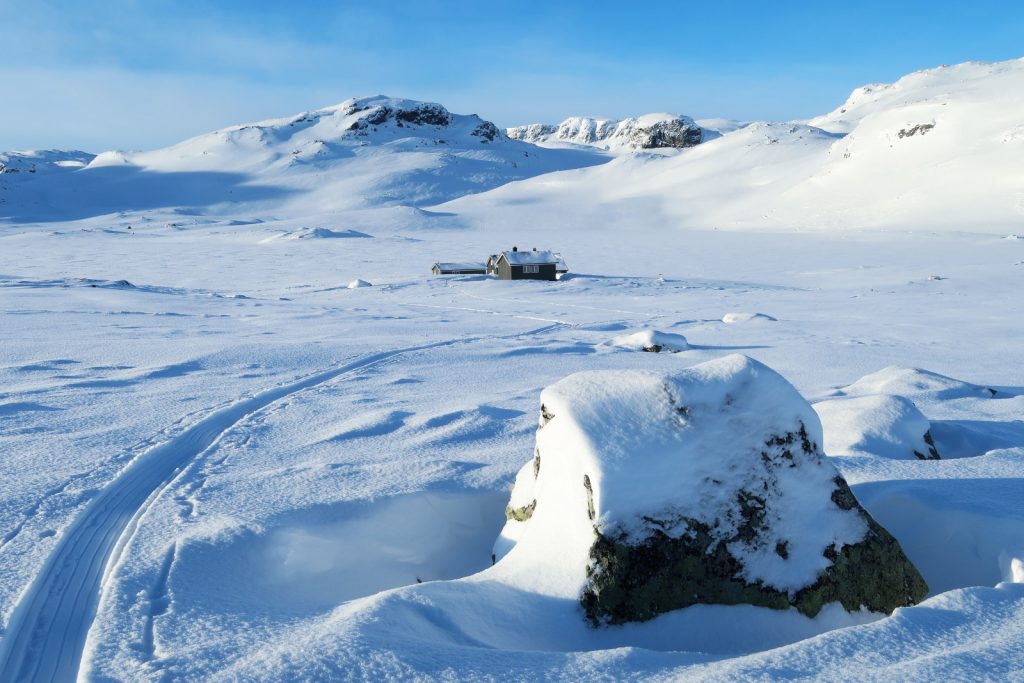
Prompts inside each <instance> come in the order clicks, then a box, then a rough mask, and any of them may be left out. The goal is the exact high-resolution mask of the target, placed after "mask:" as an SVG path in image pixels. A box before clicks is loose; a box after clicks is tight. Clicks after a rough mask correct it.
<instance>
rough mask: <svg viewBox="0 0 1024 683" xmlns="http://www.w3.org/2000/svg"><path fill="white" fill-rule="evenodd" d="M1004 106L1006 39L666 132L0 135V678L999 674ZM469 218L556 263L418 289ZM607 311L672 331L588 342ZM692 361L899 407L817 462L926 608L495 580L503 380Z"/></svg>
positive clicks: (1017, 590) (527, 410) (512, 458)
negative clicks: (605, 138) (788, 105)
mask: <svg viewBox="0 0 1024 683" xmlns="http://www.w3.org/2000/svg"><path fill="white" fill-rule="evenodd" d="M1022 98H1024V62H1022V61H1019V60H1018V61H1010V62H1003V63H999V64H976V63H971V64H964V65H958V66H954V67H946V68H940V69H934V70H929V71H925V72H920V73H917V74H912V75H910V76H908V77H905V78H904V79H901V80H900V81H899V82H898V83H897V84H893V85H890V86H885V87H874V88H872V90H871V91H870V92H868V91H867V90H865V91H864V92H863V93H861V92H858V93H855V94H854V97H853V98H852V99H851V102H849V103H847V106H846V110H847V111H846V112H841V111H839V110H837V112H834V113H833V114H829V115H826V116H824V117H821V118H819V119H815V120H812V121H809V122H804V123H795V122H791V123H752V124H750V125H748V126H745V127H738V128H735V129H733V130H727V129H728V128H730V127H729V126H726V125H725V124H724V123H723V124H722V126H721V129H722V130H723V135H722V136H721V137H718V138H715V139H713V140H708V141H706V142H702V143H701V144H699V145H697V146H695V147H692V148H688V149H684V150H681V151H680V152H678V153H668V154H651V153H647V152H643V151H637V152H628V153H625V154H609V153H608V152H606V151H603V150H600V149H597V148H594V147H586V146H579V145H576V146H573V145H562V146H561V147H555V146H548V147H541V146H537V145H532V144H529V143H527V142H524V141H521V140H512V139H509V138H508V137H507V136H505V135H504V134H503V133H502V132H501V131H500V130H497V129H496V128H493V127H491V126H488V125H486V123H487V122H486V121H484V120H483V119H480V118H478V117H475V116H471V115H460V114H454V113H451V112H449V111H447V110H446V109H445V108H444V107H441V106H439V105H431V104H429V103H421V102H413V101H408V100H398V99H393V98H385V97H370V98H360V99H355V100H349V101H347V102H345V103H342V104H340V105H337V106H334V107H328V108H326V109H321V110H314V111H311V112H307V113H303V114H298V115H295V116H291V117H286V118H284V119H276V120H271V121H264V122H259V123H256V124H249V125H245V126H233V127H229V128H225V129H223V130H220V131H216V132H213V133H210V134H208V135H203V136H199V137H197V138H194V139H192V140H188V141H185V142H183V143H181V144H179V145H176V146H173V147H170V148H167V149H163V150H156V151H148V152H105V153H101V154H98V155H96V156H95V157H94V156H93V154H91V153H89V154H86V153H78V152H52V151H47V152H24V153H8V154H5V155H3V157H2V158H0V164H3V165H4V167H5V169H12V170H13V169H17V172H5V173H0V316H2V318H0V320H2V322H0V452H2V453H3V455H4V477H3V478H2V481H0V678H2V679H4V680H7V679H13V680H17V674H16V673H12V671H13V672H22V671H26V672H40V671H42V672H45V671H47V670H50V671H61V672H65V673H66V675H65V676H64V677H65V678H71V677H74V675H75V672H77V673H78V675H79V677H81V678H82V679H85V680H93V679H97V680H132V681H135V680H162V679H193V680H198V679H207V680H211V679H212V680H230V679H242V680H251V679H264V680H266V679H271V680H275V679H276V680H317V679H328V678H343V677H363V678H385V677H404V678H449V679H456V678H457V679H463V680H472V679H488V678H489V679H493V678H496V677H500V678H519V679H538V678H549V679H551V678H560V679H580V678H588V679H589V678H606V679H628V678H652V679H672V680H688V679H689V680H743V679H763V678H765V677H766V676H773V675H780V676H781V675H786V676H793V677H818V678H833V679H835V678H849V677H851V676H857V677H859V678H866V679H872V678H873V679H885V680H891V679H893V678H899V679H903V680H938V679H941V680H985V679H1012V678H1014V677H1017V678H1019V677H1020V673H1021V671H1022V670H1024V655H1022V653H1024V626H1022V624H1024V586H1022V584H1020V583H1014V582H1015V581H1017V582H1019V581H1020V579H1021V570H1020V567H1021V562H1022V561H1024V542H1022V538H1021V531H1020V530H1021V529H1022V528H1024V483H1022V482H1024V464H1022V463H1024V424H1022V422H1021V415H1024V369H1022V368H1021V365H1020V363H1019V358H1018V354H1017V347H1016V346H1015V345H1014V344H1013V343H1012V342H1013V340H1017V339H1020V338H1021V336H1022V332H1024V330H1022V329H1021V326H1022V322H1021V321H1022V320H1024V303H1022V298H1021V297H1020V296H1019V289H1020V280H1021V275H1022V273H1024V270H1022V269H1024V253H1022V252H1021V249H1020V248H1021V247H1022V246H1024V240H1007V239H1005V237H1006V236H1007V235H1011V234H1013V235H1017V234H1020V233H1021V222H1022V219H1024V204H1022V197H1021V195H1020V182H1019V175H1020V173H1019V166H1020V163H1019V159H1020V156H1021V155H1020V151H1021V145H1022V144H1024V133H1022V130H1024V128H1022V126H1024V122H1022V121H1021V119H1020V112H1021V111H1022V108H1024V102H1022ZM399 124H401V125H399ZM932 124H933V125H932ZM901 132H902V136H901ZM94 151H95V150H94ZM33 167H34V168H35V171H36V172H35V173H32V172H31V168H33ZM715 228H718V229H717V230H716V229H715ZM355 233H358V234H355ZM290 236H295V237H301V238H296V239H291V238H289V237H290ZM511 244H518V245H529V246H530V247H531V248H532V247H533V246H537V247H538V249H546V250H551V251H553V252H555V253H559V254H562V255H564V256H565V257H566V259H567V260H568V261H569V262H570V263H572V265H573V268H574V273H573V274H572V276H571V277H567V278H565V279H563V280H561V281H559V282H539V281H525V282H523V281H521V282H502V281H497V280H494V279H492V278H488V277H486V276H453V277H447V278H434V277H431V276H430V275H429V270H430V266H431V265H432V264H433V262H434V261H435V260H436V259H442V260H462V259H464V258H471V257H477V256H474V255H479V256H478V257H479V258H482V257H484V256H485V255H487V254H493V253H495V251H494V250H495V249H500V248H501V247H502V246H503V245H511ZM936 274H939V275H941V277H942V278H943V279H929V276H932V275H936ZM357 278H359V279H365V280H366V281H369V282H372V283H373V284H374V286H373V287H365V288H356V289H352V290H348V289H347V288H346V286H345V284H346V283H348V282H350V281H352V280H354V279H357ZM742 311H759V312H763V314H764V315H766V316H770V317H772V318H774V319H775V321H774V322H765V324H751V323H753V322H754V321H753V320H748V321H745V322H743V323H741V324H737V323H736V322H733V323H727V322H723V319H724V317H725V316H726V315H727V314H729V313H732V312H742ZM637 330H661V331H663V332H666V333H671V334H679V335H682V336H684V337H685V338H686V339H687V342H688V345H689V348H688V349H686V350H684V351H681V352H679V353H676V354H663V353H662V354H654V353H627V352H621V353H620V352H616V353H608V352H603V351H607V350H608V348H609V347H608V346H607V342H608V341H609V339H611V338H613V337H616V336H620V335H627V334H631V333H632V332H634V331H637ZM734 353H742V354H744V355H746V356H749V357H751V358H753V359H756V360H757V361H759V362H763V363H766V364H767V365H769V366H770V367H772V368H774V369H775V370H777V371H778V372H779V373H780V374H782V375H783V376H784V377H786V378H787V379H788V380H789V381H791V382H792V383H793V385H794V386H795V387H796V388H797V389H798V390H799V391H800V393H801V394H802V395H804V396H806V397H808V398H810V399H813V400H817V401H819V402H820V401H821V400H830V401H831V400H844V401H845V400H850V399H852V398H858V397H868V396H879V395H889V396H900V397H903V398H905V399H908V400H910V401H912V402H913V404H914V405H915V406H916V408H917V410H918V411H919V412H920V413H921V414H922V415H923V416H924V417H925V418H926V419H927V420H928V422H929V424H930V430H931V433H932V436H933V438H934V442H935V445H936V447H937V449H938V451H939V453H941V455H942V458H943V459H942V460H937V461H933V460H917V459H914V460H908V459H892V458H887V457H883V455H884V454H883V453H878V452H873V451H872V450H871V449H872V448H874V447H873V446H870V443H871V442H870V440H868V441H864V442H863V444H867V446H865V447H864V448H863V449H858V450H857V452H855V453H854V452H851V453H848V454H841V455H840V454H836V455H834V456H833V457H831V458H830V459H829V460H830V462H832V463H833V464H834V466H835V467H836V468H838V470H839V471H840V472H841V473H842V474H843V476H844V477H845V478H846V480H847V481H848V482H849V483H850V485H851V487H852V489H853V492H854V493H855V494H856V496H857V498H858V499H859V500H860V502H861V503H862V504H863V505H864V506H865V508H866V509H867V510H868V512H870V513H871V514H872V516H874V517H875V518H876V519H877V520H878V521H879V522H880V523H881V524H882V525H883V526H885V527H886V528H887V529H889V530H890V531H891V532H892V533H893V535H894V536H896V538H897V539H898V540H899V542H900V544H901V546H902V547H903V548H904V549H905V551H906V552H907V555H908V556H909V557H910V559H911V560H912V561H913V562H914V564H915V565H916V566H917V567H918V568H919V569H920V570H921V572H922V574H923V575H924V578H925V579H926V580H927V582H928V584H929V586H930V588H931V591H932V595H931V597H930V598H929V599H928V600H926V601H925V602H924V603H922V604H920V605H918V606H916V607H913V608H908V609H901V610H898V611H897V612H896V613H895V614H894V615H892V616H890V617H887V618H884V619H881V620H877V619H874V617H870V616H867V617H864V618H863V619H861V622H862V623H860V624H859V625H854V626H852V627H851V628H840V629H839V630H830V631H829V630H828V629H830V628H837V627H841V626H849V625H850V620H849V618H848V617H847V616H844V615H843V614H836V613H834V612H826V611H823V612H822V614H821V615H819V617H818V618H817V619H816V620H809V619H807V618H806V617H804V616H802V615H800V614H792V615H790V616H789V617H788V618H787V620H786V621H785V622H780V621H779V619H777V617H778V615H771V614H770V615H767V617H766V616H765V615H764V613H763V612H761V611H758V610H756V609H754V608H750V609H747V608H743V607H736V608H730V609H729V610H728V611H726V612H715V613H711V612H708V611H706V610H703V609H692V610H691V609H687V610H682V611H681V613H680V614H673V615H665V616H664V617H663V618H659V619H654V620H652V621H650V622H646V623H644V624H639V625H634V626H630V627H623V628H621V629H618V628H616V629H606V630H602V631H601V632H596V631H594V630H593V629H591V628H590V627H589V626H587V625H586V624H585V622H584V620H583V619H581V616H580V613H579V610H578V603H576V602H575V601H571V600H568V599H566V598H564V597H562V596H563V595H564V593H562V592H560V591H561V590H562V589H563V588H564V587H560V586H558V585H554V583H552V584H548V583H546V582H545V578H544V577H543V576H536V577H533V579H532V581H533V583H532V584H529V583H526V581H527V579H526V578H525V577H524V578H522V582H520V583H514V582H512V580H511V578H509V579H508V580H506V579H504V578H502V575H501V573H502V572H504V571H506V569H503V566H504V565H505V562H504V561H502V562H498V563H497V564H496V565H494V566H493V567H492V566H491V553H492V548H493V544H494V540H495V539H496V538H497V537H498V536H499V534H500V532H501V528H502V526H503V524H504V522H505V520H504V518H503V515H502V512H503V510H504V505H505V504H506V503H507V502H508V495H509V491H510V490H511V489H512V486H513V483H514V481H515V480H516V474H517V472H519V470H520V469H521V468H522V465H523V463H524V462H525V461H526V460H528V459H529V457H530V455H531V453H532V449H533V447H534V438H535V434H534V433H535V429H536V410H537V404H538V398H539V396H540V392H541V391H542V389H543V388H544V387H546V386H549V385H552V384H554V383H556V382H557V381H559V380H561V379H563V378H565V377H566V376H568V375H570V374H572V373H575V372H581V371H595V370H601V371H614V372H634V371H649V372H654V373H664V372H666V371H668V372H677V371H679V370H683V369H685V368H688V367H691V366H694V365H697V364H698V363H701V362H704V361H710V360H715V359H718V358H722V357H724V356H729V355H731V354H734ZM873 401H874V399H872V401H868V402H866V403H865V404H864V405H865V407H870V406H871V405H872V404H873ZM847 407H849V408H851V410H852V409H853V408H856V407H857V404H856V403H854V404H852V405H850V404H848V405H847ZM869 415H870V413H869V412H865V413H861V414H860V415H859V416H858V415H856V414H852V413H851V414H850V415H849V416H848V418H849V424H850V425H853V426H855V427H856V428H857V429H859V430H861V431H864V430H863V429H862V428H863V427H864V426H865V425H867V424H868V417H869ZM844 419H845V418H844ZM893 424H894V425H895V424H896V423H893ZM825 438H826V439H827V438H828V428H827V425H826V435H825ZM863 444H862V445H863ZM844 450H845V449H844ZM850 450H851V451H852V450H853V449H850ZM606 502H607V499H606ZM538 509H539V508H538ZM480 572H482V573H480ZM780 578H781V577H780ZM557 580H558V577H557V576H554V577H552V581H553V582H557ZM419 581H422V583H419ZM51 589H54V590H51ZM840 612H842V610H840ZM869 622H870V623H869ZM823 631H827V632H824V633H823ZM65 634H67V635H65ZM57 642H59V643H61V645H60V646H59V647H57V646H53V644H54V643H57ZM43 644H45V645H43ZM39 646H44V647H46V648H47V649H46V650H45V651H46V653H47V656H46V657H42V656H40V652H41V651H40V650H39V649H38V648H39ZM22 667H27V668H22ZM31 677H32V676H31V675H30V676H29V678H31ZM41 677H44V676H43V674H40V678H41Z"/></svg>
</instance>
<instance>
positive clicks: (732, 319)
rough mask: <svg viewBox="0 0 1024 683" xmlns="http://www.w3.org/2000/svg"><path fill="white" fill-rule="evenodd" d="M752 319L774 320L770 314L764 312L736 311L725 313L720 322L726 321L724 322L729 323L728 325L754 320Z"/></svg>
mask: <svg viewBox="0 0 1024 683" xmlns="http://www.w3.org/2000/svg"><path fill="white" fill-rule="evenodd" d="M754 320H762V321H772V322H774V321H775V318H773V317H772V316H770V315H767V314H765V313H739V312H736V313H726V314H725V315H723V316H722V322H723V323H726V324H729V325H732V324H734V323H748V322H751V321H754Z"/></svg>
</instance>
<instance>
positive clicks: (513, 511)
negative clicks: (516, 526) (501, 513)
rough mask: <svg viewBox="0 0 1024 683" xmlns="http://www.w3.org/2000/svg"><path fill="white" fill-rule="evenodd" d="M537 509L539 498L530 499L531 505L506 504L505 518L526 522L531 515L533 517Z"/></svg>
mask: <svg viewBox="0 0 1024 683" xmlns="http://www.w3.org/2000/svg"><path fill="white" fill-rule="evenodd" d="M536 509H537V500H536V499H534V500H532V501H530V503H529V505H524V506H522V507H518V508H514V507H512V506H511V505H506V506H505V519H508V520H514V521H516V522H525V521H526V520H528V519H529V518H530V517H533V511H534V510H536Z"/></svg>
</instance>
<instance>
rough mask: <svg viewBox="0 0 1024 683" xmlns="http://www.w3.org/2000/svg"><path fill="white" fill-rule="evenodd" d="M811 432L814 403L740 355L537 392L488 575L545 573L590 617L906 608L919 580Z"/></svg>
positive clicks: (606, 374)
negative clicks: (530, 435)
mask: <svg viewBox="0 0 1024 683" xmlns="http://www.w3.org/2000/svg"><path fill="white" fill-rule="evenodd" d="M821 441H822V436H821V425H820V422H819V421H818V418H817V415H816V414H815V412H814V410H813V409H812V408H811V406H810V405H809V404H808V403H807V402H806V401H805V400H804V399H803V398H802V397H801V396H800V394H799V393H798V392H797V391H796V390H795V389H794V388H793V387H792V386H791V385H790V384H789V383H788V382H787V381H786V380H785V379H783V378H782V377H781V376H780V375H778V374H777V373H775V372H774V371H772V370H771V369H770V368H768V367H766V366H764V365H762V364H760V363H758V362H757V361H754V360H751V359H750V358H747V357H745V356H741V355H732V356H728V357H725V358H721V359H718V360H714V361H710V362H707V363H703V364H700V365H697V366H694V367H692V368H688V369H686V370H683V371H680V372H676V373H672V374H670V373H651V372H639V371H597V372H581V373H577V374H574V375H570V376H569V377H567V378H565V379H563V380H561V381H560V382H558V383H556V384H554V385H552V386H550V387H548V388H547V389H545V390H544V392H543V393H542V394H541V418H540V427H539V429H538V431H537V446H536V450H535V454H534V459H533V460H532V461H531V462H530V463H528V464H527V465H526V466H525V467H524V468H523V469H522V470H521V471H520V472H519V475H518V476H517V478H516V483H515V487H514V489H513V491H512V495H511V498H510V501H509V505H508V507H507V509H506V517H507V519H508V523H507V524H506V526H505V528H504V529H503V530H502V535H501V536H500V537H499V539H498V541H497V543H496V544H495V556H496V557H502V558H503V559H502V561H501V562H500V563H499V565H498V567H496V568H495V569H496V570H497V569H498V568H499V567H502V565H504V568H505V572H508V573H513V574H518V575H520V576H522V575H526V576H527V577H544V578H543V581H544V589H545V590H547V591H558V592H560V593H561V594H563V595H565V597H570V596H571V597H574V598H578V599H579V600H580V602H581V604H582V606H583V608H584V610H585V612H586V614H587V617H588V618H589V619H590V621H591V622H592V623H593V624H595V625H597V624H601V623H623V622H630V621H646V620H648V619H651V618H654V617H656V616H658V615H659V614H662V613H665V612H669V611H672V610H677V609H681V608H685V607H689V606H692V605H697V604H730V605H734V604H752V605H757V606H761V607H769V608H773V609H788V608H790V607H795V608H796V609H797V610H798V611H800V612H801V613H803V614H805V615H807V616H812V617H813V616H815V615H816V614H818V613H819V611H820V610H821V609H822V607H823V606H825V605H826V604H829V603H833V602H839V603H840V604H842V606H843V607H844V608H845V609H846V610H847V611H849V612H856V611H859V610H861V609H862V608H866V609H867V610H868V611H871V612H891V611H892V610H893V609H895V608H896V607H899V606H904V605H910V604H914V603H916V602H917V601H919V600H920V599H922V598H923V597H924V595H925V593H926V592H927V586H926V585H925V583H924V580H923V579H922V578H921V576H920V574H919V573H918V572H917V570H916V569H915V568H914V567H913V565H912V564H911V563H910V561H909V560H908V559H907V558H906V556H905V555H904V554H903V551H902V550H901V548H900V547H899V544H898V543H897V542H896V540H895V539H894V538H893V537H892V536H891V535H890V534H889V533H888V532H887V531H885V530H884V529H883V528H882V527H880V526H879V525H878V524H877V523H876V522H875V521H874V520H873V519H872V518H871V517H870V516H869V515H868V514H867V512H865V511H864V509H863V508H862V507H861V506H860V504H859V503H858V502H857V500H856V499H855V498H854V496H853V494H852V492H851V491H850V488H849V486H848V485H847V484H846V482H845V480H844V479H843V478H842V477H841V476H840V474H839V473H838V471H837V470H836V469H835V467H834V466H833V465H832V464H831V463H830V462H829V461H828V460H827V459H826V458H825V457H824V455H823V454H822V452H821V449H820V447H819V445H818V444H820V443H821ZM527 580H533V581H534V583H536V579H527Z"/></svg>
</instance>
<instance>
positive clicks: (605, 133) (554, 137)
mask: <svg viewBox="0 0 1024 683" xmlns="http://www.w3.org/2000/svg"><path fill="white" fill-rule="evenodd" d="M506 133H507V134H508V136H509V137H510V138H513V139H516V140H525V141H526V142H532V143H534V144H537V143H544V142H570V143H574V144H578V145H592V146H595V147H601V148H603V149H623V150H637V149H661V148H683V147H693V146H695V145H699V144H700V143H701V142H704V141H706V140H708V139H710V138H712V137H716V134H714V133H712V132H711V131H708V130H705V129H703V128H701V127H700V126H698V125H697V124H696V123H695V122H694V121H693V119H691V118H689V117H687V116H677V115H674V114H647V115H645V116H640V117H637V118H628V119H622V120H621V121H618V120H614V119H592V118H586V117H572V118H568V119H566V120H565V121H563V122H562V123H560V124H559V125H557V126H553V125H546V124H538V123H535V124H531V125H528V126H518V127H516V128H509V129H508V130H507V131H506Z"/></svg>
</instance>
